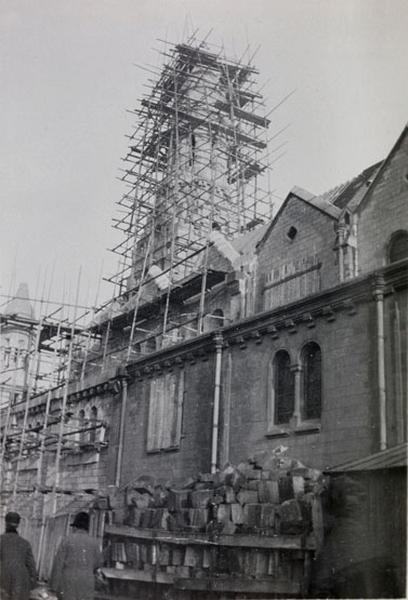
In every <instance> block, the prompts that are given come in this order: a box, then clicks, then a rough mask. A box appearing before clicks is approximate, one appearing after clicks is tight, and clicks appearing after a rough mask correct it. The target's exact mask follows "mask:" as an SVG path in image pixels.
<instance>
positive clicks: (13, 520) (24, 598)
mask: <svg viewBox="0 0 408 600" xmlns="http://www.w3.org/2000/svg"><path fill="white" fill-rule="evenodd" d="M5 521H6V532H5V533H3V535H1V536H0V598H1V600H3V599H4V600H29V596H30V591H31V590H32V589H33V588H34V587H35V584H36V581H37V573H36V569H35V561H34V557H33V551H32V549H31V545H30V543H29V542H28V541H27V540H25V539H24V538H22V537H20V536H19V534H18V533H17V528H18V526H19V524H20V515H19V514H18V513H16V512H8V513H7V514H6V518H5Z"/></svg>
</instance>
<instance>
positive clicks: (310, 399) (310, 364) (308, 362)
mask: <svg viewBox="0 0 408 600" xmlns="http://www.w3.org/2000/svg"><path fill="white" fill-rule="evenodd" d="M302 365H303V418H304V419H305V420H308V419H320V416H321V412H322V353H321V350H320V347H319V345H318V344H316V343H315V342H310V343H309V344H306V346H305V347H304V348H303V350H302Z"/></svg>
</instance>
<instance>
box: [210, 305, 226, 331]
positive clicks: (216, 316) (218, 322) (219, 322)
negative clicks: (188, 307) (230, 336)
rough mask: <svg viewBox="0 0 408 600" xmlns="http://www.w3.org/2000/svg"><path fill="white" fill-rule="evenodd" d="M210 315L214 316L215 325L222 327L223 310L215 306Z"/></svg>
mask: <svg viewBox="0 0 408 600" xmlns="http://www.w3.org/2000/svg"><path fill="white" fill-rule="evenodd" d="M212 316H213V317H214V320H215V325H216V327H222V326H223V325H224V312H223V311H222V310H221V308H216V309H215V310H214V312H213V314H212Z"/></svg>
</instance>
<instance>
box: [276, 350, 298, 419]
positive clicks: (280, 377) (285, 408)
mask: <svg viewBox="0 0 408 600" xmlns="http://www.w3.org/2000/svg"><path fill="white" fill-rule="evenodd" d="M293 383H294V382H293V373H292V372H291V370H290V356H289V354H288V353H287V352H286V351H285V350H279V352H277V353H276V355H275V358H274V360H273V392H274V407H275V415H274V422H275V424H276V425H281V424H283V423H289V421H290V419H291V417H292V415H293V409H294V400H295V395H294V384H293Z"/></svg>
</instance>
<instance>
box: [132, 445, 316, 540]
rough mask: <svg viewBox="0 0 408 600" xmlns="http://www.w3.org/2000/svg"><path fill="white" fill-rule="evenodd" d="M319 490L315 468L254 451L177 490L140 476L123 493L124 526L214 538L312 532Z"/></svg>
mask: <svg viewBox="0 0 408 600" xmlns="http://www.w3.org/2000/svg"><path fill="white" fill-rule="evenodd" d="M323 487H324V480H323V478H322V475H321V473H320V472H319V471H317V470H316V469H310V468H307V467H305V466H304V465H303V464H301V463H300V462H299V461H298V460H294V459H291V458H288V457H286V456H284V455H280V454H278V453H276V452H266V451H265V452H259V453H257V454H255V455H254V456H253V457H252V458H250V459H248V460H247V461H245V462H243V463H240V464H239V465H237V466H233V465H231V464H227V465H226V466H225V467H224V468H223V469H222V470H220V471H217V472H216V473H201V474H199V475H198V476H197V477H195V478H190V479H188V480H187V481H185V482H183V483H182V484H180V485H178V486H176V485H172V484H171V483H170V482H167V483H166V482H160V481H155V480H154V479H153V478H151V477H147V476H142V477H140V478H139V479H138V480H137V481H136V482H134V483H133V484H132V485H130V486H128V488H127V490H126V502H125V504H126V509H125V510H126V515H125V518H124V520H123V523H124V524H126V525H129V526H131V527H135V528H138V529H157V530H167V531H170V532H177V531H180V532H197V533H200V532H201V533H208V534H215V535H217V534H218V535H233V534H235V533H243V534H245V533H258V534H262V535H276V534H288V535H290V534H297V535H298V534H304V533H309V532H311V531H312V529H313V520H314V519H315V520H316V516H317V515H316V514H313V513H316V511H318V510H319V506H320V504H319V496H320V494H321V491H322V489H323Z"/></svg>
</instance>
